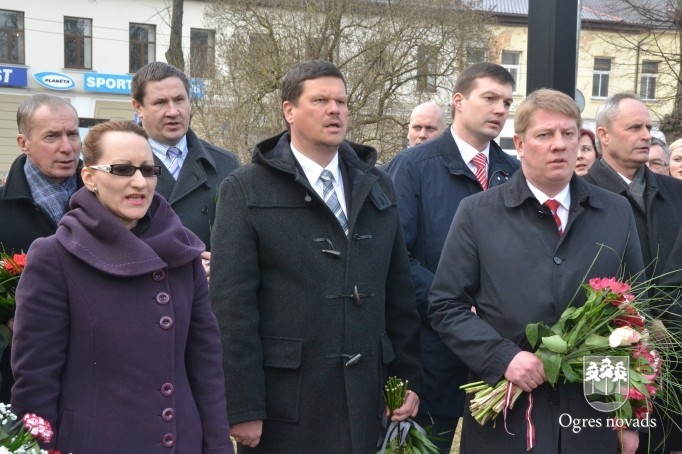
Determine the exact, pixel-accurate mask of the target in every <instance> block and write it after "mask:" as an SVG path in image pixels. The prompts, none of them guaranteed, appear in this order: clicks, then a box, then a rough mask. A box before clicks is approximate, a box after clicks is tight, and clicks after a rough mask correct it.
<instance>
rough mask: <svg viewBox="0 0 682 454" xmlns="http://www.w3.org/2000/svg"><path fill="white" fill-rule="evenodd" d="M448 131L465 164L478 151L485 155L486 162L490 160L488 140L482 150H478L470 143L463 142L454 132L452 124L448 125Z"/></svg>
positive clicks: (468, 162) (469, 161)
mask: <svg viewBox="0 0 682 454" xmlns="http://www.w3.org/2000/svg"><path fill="white" fill-rule="evenodd" d="M450 132H451V133H452V137H453V138H454V139H455V143H456V144H457V148H458V149H459V154H460V155H462V159H463V160H464V163H465V164H467V165H469V164H470V163H471V160H472V159H474V157H475V156H476V155H477V154H479V153H483V154H484V155H485V159H486V162H490V142H488V144H487V145H486V146H485V149H484V150H483V151H478V150H477V149H476V148H474V147H473V146H472V145H470V144H468V143H467V142H465V141H464V139H462V138H461V137H459V136H458V135H457V134H455V128H454V126H450Z"/></svg>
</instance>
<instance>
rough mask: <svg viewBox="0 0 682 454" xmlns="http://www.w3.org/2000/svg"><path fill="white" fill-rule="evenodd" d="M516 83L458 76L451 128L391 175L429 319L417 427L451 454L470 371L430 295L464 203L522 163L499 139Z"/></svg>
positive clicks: (491, 69) (473, 71)
mask: <svg viewBox="0 0 682 454" xmlns="http://www.w3.org/2000/svg"><path fill="white" fill-rule="evenodd" d="M513 91H514V78H513V77H512V75H511V74H510V73H509V71H507V70H506V69H505V68H503V67H502V66H499V65H496V64H493V63H478V64H475V65H472V66H470V67H469V68H467V69H465V70H464V71H463V72H462V73H461V74H460V75H459V77H458V78H457V82H456V83H455V87H454V94H453V96H452V106H453V111H454V119H453V122H452V126H451V127H449V128H447V129H446V130H445V131H444V132H443V133H442V134H441V135H440V136H439V137H437V138H435V139H432V140H429V141H428V142H425V143H423V144H420V145H417V146H414V147H410V148H408V149H406V150H404V151H402V152H401V153H399V154H398V155H396V156H395V158H393V160H392V161H391V162H390V163H389V164H388V165H387V166H386V168H385V169H384V170H386V172H387V173H388V174H389V175H390V176H391V178H392V179H393V184H394V185H395V188H396V192H397V194H398V210H399V212H400V222H401V224H402V226H403V231H404V232H405V241H406V243H407V250H408V252H409V255H410V268H411V272H412V281H413V282H414V286H415V289H416V292H417V307H418V309H419V313H420V315H421V317H422V330H421V331H422V367H423V368H424V390H423V395H422V405H421V406H420V408H419V410H420V412H419V415H418V417H417V422H419V423H420V424H422V425H425V426H432V428H433V432H434V433H438V434H442V435H441V437H443V440H440V441H438V442H437V445H438V446H439V448H440V450H441V452H444V453H449V452H450V445H451V444H452V438H453V436H454V432H455V428H456V426H457V421H458V420H459V417H460V416H462V411H463V408H464V392H463V391H462V390H460V389H459V387H460V386H461V385H463V384H464V383H466V380H467V377H468V373H469V372H468V370H467V367H466V366H465V365H464V364H463V363H462V362H461V361H460V360H459V358H457V357H456V356H455V355H454V354H453V353H452V352H451V351H450V350H449V349H448V348H447V347H446V346H445V344H443V342H442V341H441V339H440V337H439V336H438V334H436V332H435V331H433V329H431V325H430V324H429V321H428V318H427V316H426V311H427V307H428V301H427V298H428V293H429V288H430V287H431V281H433V273H435V272H436V267H437V266H438V260H439V258H440V254H441V251H442V249H443V243H444V242H445V237H446V235H447V233H448V229H449V228H450V224H451V222H452V218H453V216H454V215H455V211H457V206H458V205H459V203H460V201H461V200H462V199H463V198H464V197H467V196H469V195H471V194H476V193H477V192H481V191H483V190H485V189H487V188H488V186H490V187H494V186H497V185H499V184H502V183H504V182H506V181H507V180H508V179H509V177H510V176H511V175H512V174H513V173H514V172H515V171H516V170H517V169H518V168H519V162H518V160H517V159H516V158H514V157H513V156H510V155H508V154H506V153H505V152H504V151H502V149H501V148H500V147H499V146H498V145H497V143H495V142H494V141H493V139H494V138H495V137H497V136H498V135H499V134H500V131H501V130H502V127H503V126H504V123H505V121H506V120H507V115H508V114H509V107H510V106H511V104H512V102H513V100H514V99H513V97H512V93H513Z"/></svg>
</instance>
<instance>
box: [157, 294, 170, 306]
mask: <svg viewBox="0 0 682 454" xmlns="http://www.w3.org/2000/svg"><path fill="white" fill-rule="evenodd" d="M169 301H170V295H169V294H168V293H166V292H161V293H159V294H158V295H156V302H157V303H159V304H168V302H169Z"/></svg>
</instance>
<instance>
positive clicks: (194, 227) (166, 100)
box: [130, 62, 239, 273]
mask: <svg viewBox="0 0 682 454" xmlns="http://www.w3.org/2000/svg"><path fill="white" fill-rule="evenodd" d="M130 89H131V92H132V96H133V101H132V102H133V107H134V108H135V111H136V112H137V115H138V117H139V118H140V121H141V125H142V127H143V128H144V130H145V131H146V132H147V134H148V135H149V145H150V146H151V147H152V152H153V153H154V162H155V163H156V164H158V165H160V166H161V168H162V172H161V175H159V176H158V184H157V186H156V192H158V193H159V194H161V195H162V196H163V197H164V198H165V199H166V200H168V202H169V203H170V204H171V207H172V208H173V211H175V213H176V214H177V215H178V217H179V218H180V220H181V221H182V225H183V226H185V227H187V228H188V229H190V230H191V231H192V232H193V233H194V234H195V235H196V236H198V237H199V239H200V240H201V241H202V242H203V243H204V244H205V245H206V248H207V249H209V251H210V244H211V227H212V225H213V221H214V219H215V210H216V198H217V195H218V189H219V188H220V183H222V181H223V180H224V179H225V177H226V176H227V175H228V174H229V173H230V172H232V171H233V170H234V169H236V168H237V167H239V161H238V160H237V157H236V156H235V155H234V154H233V153H232V152H230V151H228V150H225V149H222V148H219V147H217V146H215V145H213V144H210V143H208V142H206V141H205V140H201V139H199V137H197V135H196V134H195V133H194V131H192V129H191V128H190V127H189V124H190V113H191V101H190V82H189V79H188V78H187V76H186V75H185V73H183V72H182V71H180V70H179V69H177V68H176V67H174V66H171V65H169V64H168V63H164V62H151V63H148V64H146V65H144V66H143V67H142V68H140V69H139V70H138V71H137V73H135V75H134V76H133V80H132V82H131V85H130ZM209 251H206V252H204V253H203V254H202V256H203V257H204V268H205V269H206V272H207V273H209V271H210V268H209V267H208V265H207V264H209V263H210V258H211V254H210V252H209Z"/></svg>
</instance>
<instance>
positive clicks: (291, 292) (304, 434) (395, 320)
mask: <svg viewBox="0 0 682 454" xmlns="http://www.w3.org/2000/svg"><path fill="white" fill-rule="evenodd" d="M347 100H348V95H347V91H346V81H345V78H344V77H343V75H342V73H341V72H340V71H339V70H338V68H336V66H334V65H333V64H332V63H330V62H324V61H306V62H302V63H299V64H297V65H295V66H294V67H293V68H292V69H291V70H289V72H287V74H286V75H285V76H284V78H283V79H282V109H283V113H284V117H285V120H286V122H287V124H288V125H289V130H288V131H287V132H284V133H281V134H278V135H277V136H275V137H272V138H270V139H267V140H265V141H263V142H261V143H260V144H258V145H257V146H256V149H255V150H254V154H253V162H252V163H250V164H248V165H245V166H243V167H240V168H239V169H237V170H236V171H234V172H233V173H232V174H230V175H229V176H228V177H227V178H226V179H225V181H224V182H223V184H222V186H221V188H220V195H219V199H218V214H217V216H216V223H215V227H214V231H213V237H212V254H213V260H212V262H213V274H212V276H211V301H212V303H213V307H214V310H215V313H216V316H217V318H218V323H219V325H220V331H221V334H222V337H223V353H224V369H225V380H226V393H227V401H228V405H227V406H228V412H229V417H230V422H231V424H232V429H231V434H232V435H233V436H234V438H235V440H236V441H237V442H238V443H239V446H238V448H239V451H240V452H254V453H256V452H258V453H273V454H280V453H330V454H331V453H339V454H348V453H362V454H365V453H371V452H375V451H376V446H377V440H378V437H379V435H380V433H381V420H382V417H383V416H384V411H385V408H384V403H383V399H382V397H381V392H382V389H383V387H384V385H385V383H386V379H387V377H388V376H389V375H390V376H396V377H399V378H402V379H403V380H408V381H409V383H408V387H409V388H410V389H411V390H412V392H411V393H409V394H408V396H407V399H406V401H405V403H404V404H403V405H402V406H401V407H400V408H399V409H398V410H396V412H394V414H393V419H394V420H405V419H407V418H408V417H413V416H415V415H416V414H417V411H418V406H419V398H418V393H420V392H421V391H420V387H421V368H420V366H419V315H418V314H417V310H416V304H415V299H414V289H413V287H412V282H411V280H410V270H409V262H408V258H407V252H406V250H405V241H404V239H403V234H402V229H401V227H400V222H399V219H398V210H397V208H396V197H395V191H394V190H393V185H392V184H391V180H390V178H389V177H388V176H387V175H386V174H385V173H383V172H381V171H380V170H378V169H377V168H376V167H375V165H374V164H375V162H376V151H375V150H374V149H373V148H371V147H368V146H363V145H359V144H354V143H351V142H348V141H346V140H345V137H346V128H347V124H348V106H347Z"/></svg>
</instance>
